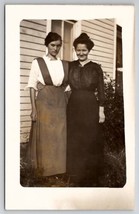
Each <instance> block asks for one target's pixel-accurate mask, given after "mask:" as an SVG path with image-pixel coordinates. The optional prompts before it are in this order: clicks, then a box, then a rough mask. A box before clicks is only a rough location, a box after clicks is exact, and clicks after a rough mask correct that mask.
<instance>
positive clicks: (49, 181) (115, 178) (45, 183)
mask: <svg viewBox="0 0 139 214" xmlns="http://www.w3.org/2000/svg"><path fill="white" fill-rule="evenodd" d="M104 150H105V155H104V166H105V167H104V174H103V176H102V177H101V179H100V187H113V188H114V187H115V188H121V187H123V186H124V185H125V183H126V161H125V150H124V148H122V149H121V151H120V152H119V151H118V152H115V151H113V152H112V151H110V150H108V148H107V144H106V146H105V147H104ZM25 153H26V144H21V156H20V160H21V163H20V183H21V185H22V186H23V187H74V184H73V183H71V182H70V178H69V177H68V176H67V175H66V174H64V175H55V176H49V177H42V176H41V175H40V173H39V172H38V171H33V170H31V169H30V168H29V167H28V165H27V163H25V161H24V156H25Z"/></svg>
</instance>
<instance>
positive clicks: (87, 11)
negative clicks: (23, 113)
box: [5, 4, 135, 210]
mask: <svg viewBox="0 0 139 214" xmlns="http://www.w3.org/2000/svg"><path fill="white" fill-rule="evenodd" d="M61 11H62V12H61ZM71 11H72V13H71ZM77 11H78V12H77ZM5 13H6V16H5V17H6V19H5V26H6V27H5V37H6V47H5V51H6V57H5V68H6V70H5V72H6V73H5V81H6V82H5V84H6V94H5V95H6V97H5V103H6V106H5V113H6V121H5V122H6V127H5V128H6V130H5V133H6V146H5V154H6V158H5V185H6V186H5V208H6V209H7V210H132V209H133V208H134V201H135V199H134V194H135V187H134V185H135V108H134V107H135V98H134V97H135V93H134V92H135V72H134V58H135V56H134V6H128V5H124V6H121V5H118V6H113V5H109V6H108V5H105V6H104V5H99V6H96V5H95V6H94V5H35V4H34V5H6V11H5ZM123 14H124V15H123ZM104 18H114V19H115V20H116V23H117V24H119V25H120V26H122V35H123V71H124V73H123V79H124V113H125V142H126V165H127V168H126V172H127V181H126V185H125V186H124V187H123V188H65V187H64V188H48V187H46V188H44V187H43V188H35V187H33V188H32V187H29V188H27V187H22V186H21V185H20V170H19V169H20V155H19V152H20V22H21V20H22V19H76V20H80V19H81V20H83V19H84V20H85V19H91V20H92V19H104Z"/></svg>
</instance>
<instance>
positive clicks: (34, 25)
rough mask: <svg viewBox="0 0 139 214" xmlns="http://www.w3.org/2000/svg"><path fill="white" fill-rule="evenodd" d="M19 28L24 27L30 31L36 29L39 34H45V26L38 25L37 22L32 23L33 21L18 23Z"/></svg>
mask: <svg viewBox="0 0 139 214" xmlns="http://www.w3.org/2000/svg"><path fill="white" fill-rule="evenodd" d="M20 27H26V28H30V29H35V30H36V29H37V30H39V31H40V32H44V33H46V26H45V25H42V24H41V25H40V23H37V22H33V21H27V20H22V21H21V22H20Z"/></svg>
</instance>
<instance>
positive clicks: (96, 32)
mask: <svg viewBox="0 0 139 214" xmlns="http://www.w3.org/2000/svg"><path fill="white" fill-rule="evenodd" d="M82 29H83V30H84V31H86V32H88V33H90V34H92V38H93V35H96V36H101V37H103V38H105V39H109V40H112V41H113V37H114V35H111V34H109V33H106V32H104V31H101V30H95V29H92V28H90V27H89V26H85V25H83V26H82Z"/></svg>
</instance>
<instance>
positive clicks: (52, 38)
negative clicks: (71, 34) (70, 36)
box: [44, 32, 62, 47]
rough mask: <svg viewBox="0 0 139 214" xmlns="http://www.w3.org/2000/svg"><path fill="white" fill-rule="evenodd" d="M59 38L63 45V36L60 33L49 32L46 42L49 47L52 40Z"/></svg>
mask: <svg viewBox="0 0 139 214" xmlns="http://www.w3.org/2000/svg"><path fill="white" fill-rule="evenodd" d="M57 40H60V42H61V45H62V38H61V36H60V35H59V34H58V33H55V32H49V33H48V35H47V36H46V38H45V42H44V44H45V46H46V47H48V45H49V43H50V42H53V41H57Z"/></svg>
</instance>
